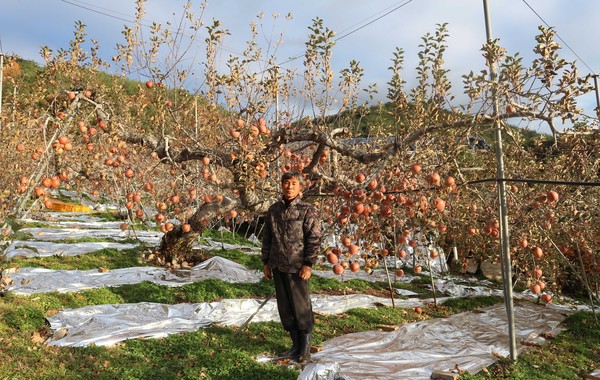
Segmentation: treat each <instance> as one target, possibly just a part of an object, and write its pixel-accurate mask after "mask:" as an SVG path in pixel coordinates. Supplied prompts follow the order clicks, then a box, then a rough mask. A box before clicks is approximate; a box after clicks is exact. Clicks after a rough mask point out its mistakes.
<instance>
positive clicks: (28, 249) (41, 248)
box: [4, 240, 138, 259]
mask: <svg viewBox="0 0 600 380" xmlns="http://www.w3.org/2000/svg"><path fill="white" fill-rule="evenodd" d="M137 246H138V244H129V243H115V242H104V241H99V242H81V243H53V242H49V241H31V240H15V241H13V242H12V243H11V244H10V245H9V246H8V248H6V249H5V250H4V257H6V258H7V259H10V258H13V257H17V256H24V257H49V256H78V255H84V254H86V253H91V252H95V251H99V250H101V249H106V248H111V249H117V250H119V251H122V250H124V249H132V248H135V247H137Z"/></svg>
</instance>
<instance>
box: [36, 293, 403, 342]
mask: <svg viewBox="0 0 600 380" xmlns="http://www.w3.org/2000/svg"><path fill="white" fill-rule="evenodd" d="M312 301H313V310H314V311H315V312H316V313H323V314H339V313H343V312H345V311H347V310H349V309H352V308H357V307H362V308H367V307H376V306H378V305H388V306H389V305H391V302H390V300H389V299H386V298H379V297H374V296H369V295H361V294H357V295H350V296H320V295H315V296H313V299H312ZM260 303H261V300H256V299H226V300H222V301H220V302H203V303H195V304H175V305H167V304H157V303H150V302H142V303H136V304H116V305H94V306H87V307H82V308H78V309H65V310H63V311H61V312H59V313H57V314H55V315H53V316H52V317H48V318H47V320H48V322H49V323H50V328H51V329H52V331H53V332H54V333H55V336H61V335H63V334H65V333H66V335H64V337H62V338H60V339H49V340H48V341H47V343H48V344H50V345H54V346H87V345H90V344H92V343H93V344H95V345H98V346H109V345H113V344H115V343H117V342H120V341H123V340H126V339H133V338H159V337H164V336H166V335H170V334H177V333H181V332H186V331H195V330H197V329H199V328H202V327H207V326H209V325H211V324H220V325H226V326H233V325H237V326H239V325H241V324H242V323H244V322H245V321H246V320H247V319H248V317H250V315H252V314H253V313H254V312H255V311H256V309H257V308H258V306H259V304H260ZM267 321H279V313H278V312H277V303H276V301H275V300H271V301H269V302H267V304H266V305H265V306H264V307H263V308H262V309H261V310H260V312H259V313H258V314H256V316H255V317H254V318H253V319H252V322H267ZM57 332H60V334H57Z"/></svg>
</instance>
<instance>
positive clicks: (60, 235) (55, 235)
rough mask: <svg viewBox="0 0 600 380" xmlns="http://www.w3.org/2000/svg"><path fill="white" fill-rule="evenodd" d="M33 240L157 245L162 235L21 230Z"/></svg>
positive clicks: (112, 230) (97, 230) (113, 230)
mask: <svg viewBox="0 0 600 380" xmlns="http://www.w3.org/2000/svg"><path fill="white" fill-rule="evenodd" d="M19 232H22V233H29V234H31V236H32V237H33V239H34V240H41V241H56V240H68V239H81V238H96V239H114V240H125V239H136V238H137V239H139V240H140V241H141V242H143V243H147V244H158V243H160V239H161V238H162V235H163V233H162V232H159V231H135V233H134V232H132V231H121V229H119V228H23V229H21V230H19Z"/></svg>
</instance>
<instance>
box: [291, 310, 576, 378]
mask: <svg viewBox="0 0 600 380" xmlns="http://www.w3.org/2000/svg"><path fill="white" fill-rule="evenodd" d="M566 314H567V311H566V309H564V308H555V307H551V306H540V305H534V304H531V303H523V304H522V305H517V306H516V307H515V322H516V334H517V341H518V342H520V343H522V342H533V343H537V344H540V343H543V341H544V339H543V338H542V337H541V335H542V334H544V333H551V334H552V335H554V336H555V335H556V334H558V333H559V332H560V327H559V325H560V323H561V322H562V321H563V320H564V319H565V318H566ZM507 326H508V325H507V322H506V311H505V308H504V304H500V305H495V306H492V307H489V308H486V309H483V310H476V311H470V312H464V313H460V314H456V315H453V316H450V317H448V318H445V319H430V320H426V321H422V322H417V323H410V324H405V325H402V326H401V327H400V328H399V329H398V330H396V331H393V332H382V331H368V332H361V333H355V334H348V335H343V336H340V337H337V338H334V339H331V340H328V341H326V342H325V343H323V350H322V351H320V352H318V353H315V354H313V362H312V363H310V364H308V365H307V366H306V367H305V369H304V370H303V372H302V373H301V375H300V377H299V379H300V380H309V379H310V380H312V379H317V378H318V379H332V380H333V379H336V378H343V379H346V380H351V379H356V380H359V379H360V380H364V379H380V380H387V379H390V380H392V379H393V380H397V379H429V378H430V376H431V373H432V372H433V371H451V370H456V369H460V370H464V371H469V372H470V373H476V372H479V371H480V370H481V369H482V368H484V367H486V366H489V365H491V364H493V363H494V362H495V361H496V360H497V355H500V356H504V357H506V356H508V354H509V347H508V336H507V334H508V333H507V330H508V327H507ZM523 347H524V346H523V344H520V345H519V350H522V349H523ZM332 366H336V367H337V366H339V368H340V371H339V372H338V373H336V374H332V371H331V368H332ZM335 376H338V377H335Z"/></svg>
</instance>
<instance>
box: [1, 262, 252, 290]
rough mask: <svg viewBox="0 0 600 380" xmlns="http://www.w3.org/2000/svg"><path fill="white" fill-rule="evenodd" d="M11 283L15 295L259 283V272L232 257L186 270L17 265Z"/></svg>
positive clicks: (11, 275) (11, 273)
mask: <svg viewBox="0 0 600 380" xmlns="http://www.w3.org/2000/svg"><path fill="white" fill-rule="evenodd" d="M7 274H8V276H9V277H10V278H11V279H12V280H13V284H12V285H10V286H9V287H7V288H6V290H8V291H11V292H13V293H16V294H34V293H45V292H53V291H56V292H61V293H66V292H75V291H81V290H85V289H94V288H101V287H105V286H119V285H125V284H138V283H140V282H142V281H150V282H153V283H156V284H159V285H166V286H182V285H186V284H191V283H194V282H196V281H202V280H207V279H210V278H213V279H219V280H222V281H227V282H235V283H242V282H258V281H260V279H261V278H262V272H260V271H256V270H248V269H246V268H245V267H244V266H243V265H240V264H238V263H236V262H233V261H231V260H228V259H225V258H222V257H218V256H216V257H212V258H210V259H208V260H205V261H203V262H202V263H200V264H198V265H196V266H194V267H192V268H191V269H189V270H183V269H182V270H177V271H169V270H166V269H164V268H159V267H131V268H120V269H112V270H110V271H108V272H103V271H102V272H101V271H99V270H97V269H94V270H51V269H44V268H20V269H19V270H17V271H14V272H12V271H11V272H10V273H7Z"/></svg>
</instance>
